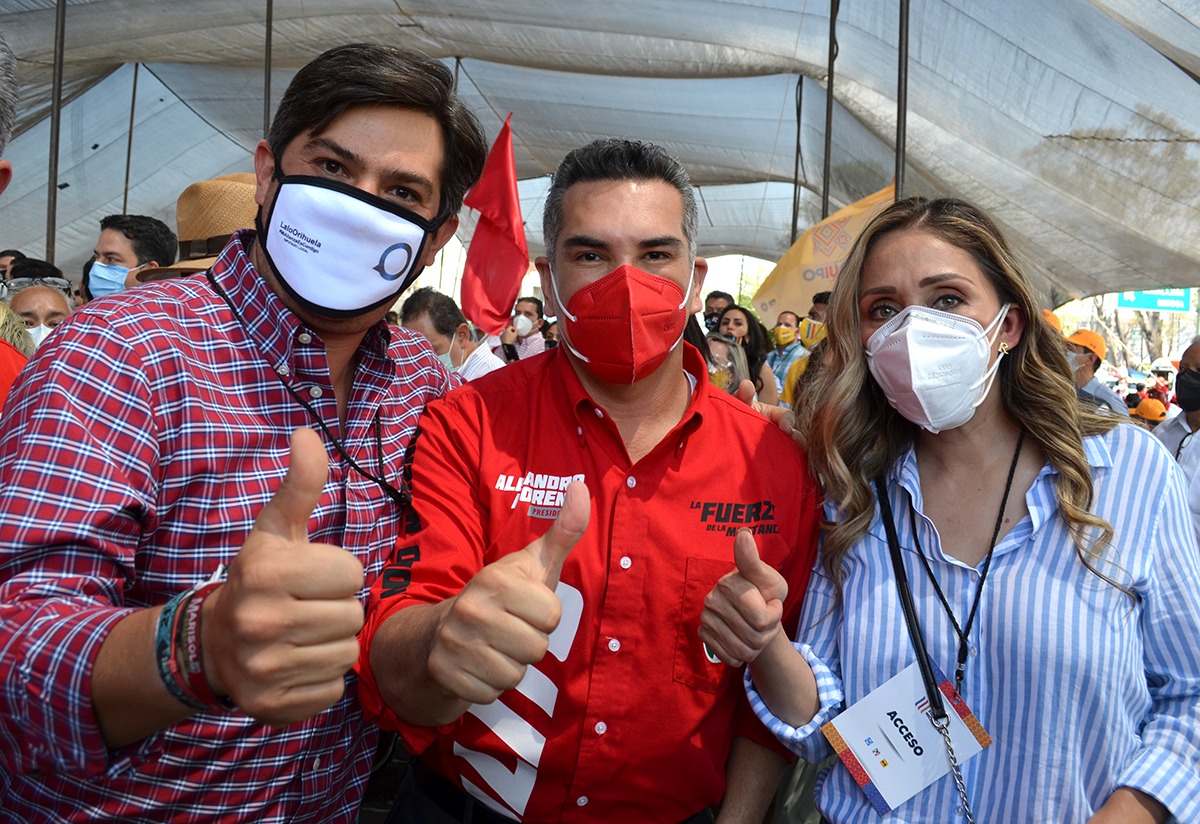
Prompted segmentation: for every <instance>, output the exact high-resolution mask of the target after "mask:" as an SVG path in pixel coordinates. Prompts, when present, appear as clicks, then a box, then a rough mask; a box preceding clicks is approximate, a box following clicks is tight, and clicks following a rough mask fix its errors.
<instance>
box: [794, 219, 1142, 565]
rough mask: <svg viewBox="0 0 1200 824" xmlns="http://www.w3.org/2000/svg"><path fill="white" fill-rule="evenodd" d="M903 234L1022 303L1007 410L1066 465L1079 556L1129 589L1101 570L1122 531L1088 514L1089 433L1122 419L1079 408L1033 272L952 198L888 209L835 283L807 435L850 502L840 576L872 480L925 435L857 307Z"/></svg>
mask: <svg viewBox="0 0 1200 824" xmlns="http://www.w3.org/2000/svg"><path fill="white" fill-rule="evenodd" d="M902 230H920V231H923V232H927V233H929V234H930V235H932V236H934V237H937V238H940V239H941V240H943V241H945V242H947V243H949V244H951V245H953V246H955V247H957V248H959V249H962V250H963V251H965V252H967V253H968V254H970V255H971V257H972V258H973V259H974V261H975V263H976V265H978V266H979V268H980V270H981V271H982V272H983V273H984V275H986V276H987V278H988V280H989V281H991V283H992V286H993V287H994V288H995V290H996V293H997V295H998V297H999V299H1000V303H1001V304H1012V305H1013V306H1016V307H1019V308H1020V310H1021V312H1022V314H1023V315H1024V317H1025V319H1026V325H1025V334H1024V336H1023V337H1022V339H1021V341H1020V342H1019V343H1018V344H1016V345H1015V346H1014V347H1012V349H1011V350H1010V351H1009V353H1008V355H1007V356H1005V357H1004V358H1003V359H1002V360H1001V361H1000V366H999V374H998V375H997V377H996V383H997V384H998V385H999V391H1000V394H1001V398H1002V399H1003V404H1004V410H1005V412H1006V413H1007V414H1008V415H1009V416H1010V417H1011V418H1012V419H1013V420H1015V421H1016V423H1017V424H1018V426H1020V427H1021V429H1022V430H1024V431H1025V433H1026V438H1027V439H1029V440H1032V441H1034V442H1036V443H1037V444H1038V445H1039V446H1041V447H1042V449H1043V450H1045V453H1046V455H1047V457H1048V459H1049V461H1050V463H1051V465H1052V466H1054V468H1055V469H1057V470H1058V473H1059V474H1058V484H1057V489H1056V496H1057V499H1058V511H1059V513H1060V514H1061V515H1062V517H1063V519H1064V520H1065V521H1066V522H1067V525H1068V526H1069V528H1070V530H1071V535H1072V537H1073V539H1074V545H1075V551H1076V553H1077V554H1078V555H1079V557H1080V559H1081V560H1082V561H1083V563H1084V564H1085V565H1086V566H1087V567H1088V569H1090V570H1091V571H1092V572H1094V573H1095V574H1096V575H1098V576H1100V577H1101V578H1103V579H1104V580H1106V581H1108V582H1109V583H1112V584H1114V585H1115V586H1120V585H1119V584H1117V583H1116V582H1115V581H1114V580H1113V579H1112V578H1110V577H1109V576H1107V575H1105V574H1103V573H1101V572H1100V571H1098V569H1097V566H1096V564H1097V562H1098V561H1100V560H1102V557H1103V555H1104V551H1105V549H1106V547H1107V546H1108V544H1109V543H1110V541H1111V540H1112V535H1113V530H1112V526H1111V525H1110V524H1109V523H1108V522H1107V521H1105V520H1104V519H1102V518H1098V517H1096V516H1095V515H1092V514H1091V513H1090V512H1089V511H1088V510H1089V508H1090V506H1091V503H1092V495H1093V489H1092V475H1091V467H1090V466H1089V464H1088V461H1087V457H1086V455H1085V454H1084V450H1083V437H1084V436H1085V435H1093V434H1099V433H1103V432H1107V431H1109V430H1110V429H1111V428H1112V427H1113V426H1115V425H1116V419H1115V418H1109V417H1102V416H1100V415H1097V414H1094V413H1091V412H1088V411H1087V410H1085V409H1084V408H1083V407H1082V406H1081V405H1080V404H1079V402H1078V398H1077V395H1076V392H1075V385H1074V384H1073V383H1072V382H1071V380H1070V378H1069V376H1070V374H1071V371H1070V368H1069V367H1068V365H1067V359H1066V354H1065V347H1064V345H1063V339H1062V336H1061V335H1060V334H1059V333H1058V332H1056V331H1055V330H1054V329H1053V328H1051V327H1050V326H1049V325H1048V324H1047V323H1046V321H1045V319H1044V318H1043V317H1042V312H1041V309H1040V307H1039V306H1038V304H1037V301H1036V300H1035V297H1034V292H1033V289H1032V286H1031V284H1030V282H1029V278H1028V277H1027V276H1026V275H1025V273H1024V272H1023V271H1022V270H1021V268H1020V267H1019V265H1018V264H1017V262H1016V260H1015V259H1014V257H1013V254H1012V252H1011V250H1010V249H1009V246H1008V243H1007V241H1005V239H1004V236H1003V234H1002V233H1001V232H1000V229H999V228H998V227H997V226H996V224H995V223H994V222H993V221H992V220H991V218H990V217H988V216H987V215H986V214H985V213H984V212H983V211H982V210H980V209H978V208H977V207H975V206H972V205H971V204H969V203H964V202H963V201H960V200H953V199H949V198H941V199H937V200H928V199H926V198H922V197H913V198H907V199H905V200H901V201H899V202H897V203H895V204H893V205H892V206H890V207H888V208H887V209H886V210H885V211H883V212H882V213H880V214H879V215H878V216H877V217H875V218H874V219H873V220H872V221H871V223H870V224H869V225H868V226H867V228H866V229H865V230H864V231H863V233H862V235H861V236H859V238H858V239H857V241H855V243H854V246H853V248H852V249H851V251H850V257H849V258H848V259H847V261H846V263H845V265H844V266H843V267H842V271H841V274H840V275H839V276H838V278H837V282H836V285H835V287H834V289H833V296H832V299H831V300H830V304H829V314H828V317H827V318H826V322H827V324H828V332H829V335H828V338H827V340H826V343H825V346H826V351H825V354H824V357H823V360H822V363H821V368H820V370H819V374H818V375H816V376H815V377H814V385H813V387H812V388H811V389H810V392H811V393H812V396H813V397H814V398H816V399H817V400H816V401H815V404H816V406H815V408H814V409H813V412H812V415H811V417H810V418H809V419H808V421H807V426H806V432H805V434H806V436H807V441H808V449H809V460H810V462H811V464H812V466H813V467H814V468H815V470H816V471H817V472H818V473H819V476H820V477H821V478H822V479H823V481H824V484H825V491H826V495H827V497H828V498H829V499H830V500H832V501H836V502H838V504H839V510H840V511H839V517H838V519H837V521H835V522H828V521H827V522H825V524H823V529H824V530H825V533H826V535H825V557H824V563H825V570H826V572H827V573H828V574H829V575H830V576H831V577H832V578H833V579H834V580H835V581H838V582H840V581H841V577H842V576H841V566H842V559H843V558H844V557H845V555H846V553H847V552H848V551H849V549H850V547H851V546H852V545H853V544H854V542H855V541H857V540H858V539H859V538H861V537H862V536H863V534H864V533H866V531H867V529H868V527H869V526H870V523H871V520H872V518H873V516H874V513H875V496H874V493H873V491H872V488H871V481H872V480H873V479H874V478H876V477H878V476H882V475H883V474H884V473H885V472H886V471H887V470H888V468H889V467H891V466H892V464H893V463H895V461H896V460H897V459H898V458H899V457H900V455H901V454H903V452H904V451H905V450H906V449H908V448H909V446H910V445H911V444H912V443H913V441H914V439H915V437H916V435H917V433H918V431H919V429H918V428H917V427H916V426H915V425H914V424H912V423H911V422H909V421H908V420H906V419H905V418H904V417H903V416H901V415H900V414H899V413H898V412H897V411H896V410H895V409H893V408H892V406H891V404H889V403H888V401H887V398H886V397H884V394H883V391H882V390H881V389H880V388H879V385H878V384H877V383H876V382H875V379H874V377H872V376H871V373H870V371H869V370H868V368H867V359H866V355H865V353H864V348H863V344H862V335H861V323H860V318H859V308H858V303H859V293H860V291H861V281H862V271H863V265H864V262H865V261H866V259H867V256H868V255H869V254H870V253H871V250H872V249H873V248H874V247H875V244H876V243H878V241H879V239H880V238H882V237H884V236H886V235H887V234H889V233H891V232H898V231H902ZM1121 588H1122V589H1124V587H1121Z"/></svg>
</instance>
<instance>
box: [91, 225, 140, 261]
mask: <svg viewBox="0 0 1200 824" xmlns="http://www.w3.org/2000/svg"><path fill="white" fill-rule="evenodd" d="M96 251H98V252H101V253H103V252H116V253H118V254H130V255H132V254H133V243H132V242H131V241H130V240H129V238H127V237H125V233H124V232H121V231H120V230H118V229H101V230H100V237H99V238H98V239H97V240H96Z"/></svg>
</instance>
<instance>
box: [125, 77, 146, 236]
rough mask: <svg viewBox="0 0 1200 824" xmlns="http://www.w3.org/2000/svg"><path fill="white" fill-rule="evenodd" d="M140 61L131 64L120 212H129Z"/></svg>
mask: <svg viewBox="0 0 1200 824" xmlns="http://www.w3.org/2000/svg"><path fill="white" fill-rule="evenodd" d="M141 67H142V64H141V63H134V64H133V94H132V95H130V98H129V137H128V138H126V140H125V189H124V195H122V197H121V214H123V215H127V214H129V170H130V169H131V168H132V167H133V116H134V113H135V112H137V83H138V69H140V68H141Z"/></svg>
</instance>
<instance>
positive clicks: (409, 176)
mask: <svg viewBox="0 0 1200 824" xmlns="http://www.w3.org/2000/svg"><path fill="white" fill-rule="evenodd" d="M304 148H305V150H307V151H319V150H321V149H324V150H325V151H327V152H329V153H330V154H333V155H336V156H337V158H338V159H339V160H341V161H343V162H345V163H347V164H349V165H352V166H357V167H359V168H360V169H361V168H363V167H365V166H366V165H367V163H366V161H365V160H364V159H363V157H362V156H361V155H359V154H358V153H356V152H353V151H351V150H350V149H347V148H346V147H345V146H343V145H342V144H340V143H338V142H337V141H336V140H331V139H330V138H328V137H319V136H318V137H314V138H311V139H310V140H308V142H306V143H305V144H304ZM382 177H384V178H385V179H387V180H389V181H394V182H399V183H407V184H409V185H411V186H416V187H420V188H422V189H424V192H423V194H425V195H426V196H427V197H432V196H433V190H434V185H433V181H432V180H430V179H429V178H427V177H425V175H421V174H417V173H416V172H412V171H409V170H407V169H387V170H386V171H384V172H383V174H382Z"/></svg>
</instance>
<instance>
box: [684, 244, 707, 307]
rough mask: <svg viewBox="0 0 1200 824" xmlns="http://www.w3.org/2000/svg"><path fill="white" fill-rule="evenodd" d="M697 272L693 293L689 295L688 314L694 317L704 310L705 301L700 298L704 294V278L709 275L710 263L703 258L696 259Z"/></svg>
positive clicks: (694, 278)
mask: <svg viewBox="0 0 1200 824" xmlns="http://www.w3.org/2000/svg"><path fill="white" fill-rule="evenodd" d="M695 266H696V268H695V270H694V273H693V275H692V293H691V294H690V295H688V302H687V312H688V314H689V315H694V314H696V313H697V312H701V311H703V310H704V301H702V300H701V299H700V296H701V295H703V294H704V278H705V276H707V275H708V261H707V260H705V259H704V258H702V257H697V258H696V263H695Z"/></svg>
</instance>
